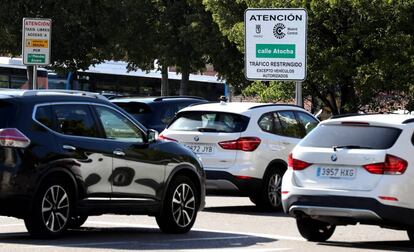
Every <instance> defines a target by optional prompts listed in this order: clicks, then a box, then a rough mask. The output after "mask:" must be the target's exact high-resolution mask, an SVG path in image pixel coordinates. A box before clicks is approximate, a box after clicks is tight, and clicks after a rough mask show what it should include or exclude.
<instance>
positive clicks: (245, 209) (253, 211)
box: [203, 206, 289, 217]
mask: <svg viewBox="0 0 414 252" xmlns="http://www.w3.org/2000/svg"><path fill="white" fill-rule="evenodd" d="M203 211H204V212H211V213H229V214H247V215H256V216H276V217H289V216H288V215H286V214H285V213H284V212H283V211H282V210H280V211H276V212H272V211H264V210H261V209H259V208H257V207H256V206H225V207H206V208H204V209H203Z"/></svg>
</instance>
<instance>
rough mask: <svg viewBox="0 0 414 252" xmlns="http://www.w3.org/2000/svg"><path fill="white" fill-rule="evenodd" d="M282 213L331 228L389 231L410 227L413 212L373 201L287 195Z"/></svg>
mask: <svg viewBox="0 0 414 252" xmlns="http://www.w3.org/2000/svg"><path fill="white" fill-rule="evenodd" d="M283 209H284V211H285V212H286V213H288V214H290V215H292V216H295V217H296V218H301V217H311V218H313V219H319V220H322V221H327V222H329V223H333V224H340V225H346V224H356V223H362V224H375V225H381V226H386V227H393V228H403V229H405V228H411V227H414V219H413V218H412V216H413V215H414V210H413V209H410V208H404V207H397V206H390V205H384V204H382V203H381V202H379V201H378V200H376V199H373V198H364V197H346V196H333V195H329V196H310V195H290V196H289V197H288V198H285V199H284V200H283Z"/></svg>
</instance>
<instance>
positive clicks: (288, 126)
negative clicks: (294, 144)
mask: <svg viewBox="0 0 414 252" xmlns="http://www.w3.org/2000/svg"><path fill="white" fill-rule="evenodd" d="M277 115H278V117H279V120H280V123H281V125H282V128H283V135H284V136H288V137H296V138H302V137H303V129H301V125H300V124H299V123H298V121H297V120H296V117H295V114H294V113H293V111H279V112H277Z"/></svg>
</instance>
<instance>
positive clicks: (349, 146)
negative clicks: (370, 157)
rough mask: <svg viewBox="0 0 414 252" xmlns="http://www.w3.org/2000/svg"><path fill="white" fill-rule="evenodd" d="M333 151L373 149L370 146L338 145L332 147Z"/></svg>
mask: <svg viewBox="0 0 414 252" xmlns="http://www.w3.org/2000/svg"><path fill="white" fill-rule="evenodd" d="M332 148H333V150H334V151H336V150H337V149H372V148H371V147H368V146H359V145H338V146H332Z"/></svg>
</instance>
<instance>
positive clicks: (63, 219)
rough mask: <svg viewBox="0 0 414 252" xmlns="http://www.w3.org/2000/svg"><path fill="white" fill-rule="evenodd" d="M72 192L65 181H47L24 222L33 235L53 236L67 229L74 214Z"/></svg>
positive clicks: (36, 196)
mask: <svg viewBox="0 0 414 252" xmlns="http://www.w3.org/2000/svg"><path fill="white" fill-rule="evenodd" d="M72 197H73V196H72V192H71V190H70V186H69V185H68V184H67V183H66V182H65V181H60V180H57V181H45V183H44V184H43V185H42V186H41V187H40V189H39V191H38V192H37V193H36V195H35V197H34V202H33V205H32V209H31V213H30V215H28V216H26V218H25V219H24V223H25V225H26V228H27V230H28V231H29V233H30V234H31V235H32V236H36V237H45V238H52V237H56V236H59V235H61V234H62V233H63V232H65V231H66V229H67V227H68V223H69V219H70V217H71V214H72V203H73V200H72Z"/></svg>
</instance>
